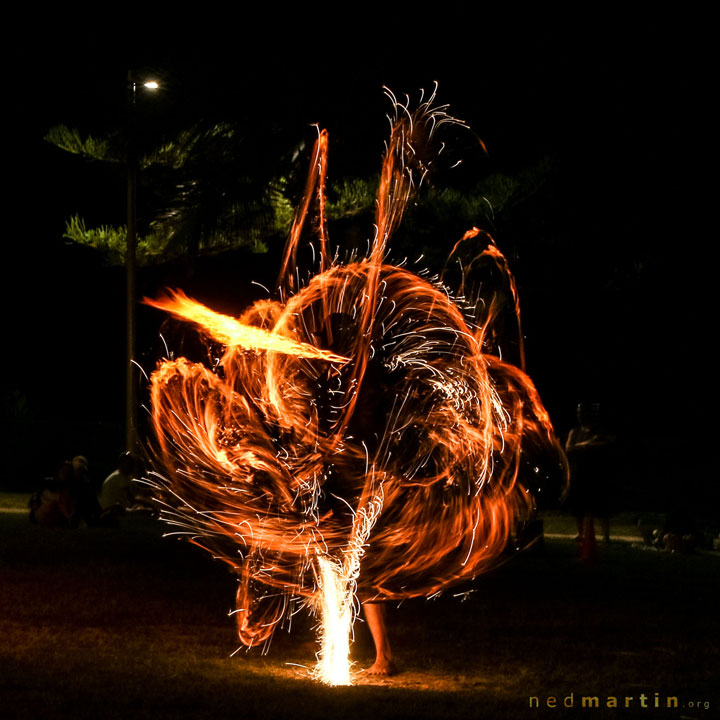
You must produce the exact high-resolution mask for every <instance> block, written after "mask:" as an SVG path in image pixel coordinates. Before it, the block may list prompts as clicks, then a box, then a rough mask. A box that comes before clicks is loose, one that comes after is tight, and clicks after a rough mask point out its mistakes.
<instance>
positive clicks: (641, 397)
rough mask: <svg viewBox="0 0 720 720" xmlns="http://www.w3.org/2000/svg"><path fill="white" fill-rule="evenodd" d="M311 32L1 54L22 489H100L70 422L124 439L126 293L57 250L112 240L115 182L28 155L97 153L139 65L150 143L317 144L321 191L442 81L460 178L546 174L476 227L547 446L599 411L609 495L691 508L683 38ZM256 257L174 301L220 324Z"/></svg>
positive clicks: (695, 277)
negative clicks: (322, 163)
mask: <svg viewBox="0 0 720 720" xmlns="http://www.w3.org/2000/svg"><path fill="white" fill-rule="evenodd" d="M312 12H313V11H312V10H308V14H307V16H306V17H303V18H302V19H298V18H290V17H281V18H277V17H275V18H273V17H271V15H272V13H270V12H268V13H267V17H266V18H265V19H264V21H263V22H260V21H259V20H256V21H254V23H253V24H251V23H250V22H249V21H246V22H237V23H234V24H233V25H232V27H228V26H227V24H226V23H223V22H222V21H221V20H218V21H217V22H203V23H200V24H198V25H196V26H193V27H192V29H190V28H186V29H185V30H184V31H183V32H180V33H178V32H177V31H176V30H169V29H167V28H165V29H164V30H163V34H162V35H159V34H153V33H151V32H150V31H149V30H147V31H145V34H144V35H142V36H141V34H140V32H139V31H135V32H134V33H133V34H132V36H131V39H130V41H129V42H126V41H125V40H124V39H122V38H120V36H119V33H118V34H117V35H114V34H112V33H109V31H107V30H105V31H103V32H90V33H88V32H85V31H80V30H77V31H75V32H72V31H69V32H66V33H61V32H57V33H55V32H52V31H51V29H50V28H48V29H46V30H45V31H43V32H42V33H39V34H38V33H37V32H34V33H33V34H32V35H31V34H30V33H28V34H27V37H24V36H23V33H22V32H21V33H20V34H19V37H18V38H16V40H15V41H11V42H12V43H13V44H11V46H10V48H9V51H10V57H9V59H8V61H7V62H6V63H5V66H6V74H7V71H8V69H9V72H10V75H11V78H10V79H9V80H8V81H7V82H6V87H5V93H4V95H5V101H6V113H5V115H6V117H5V122H6V138H5V140H6V145H5V152H6V159H8V160H9V163H7V164H6V171H5V174H6V177H10V178H11V179H12V182H11V190H10V193H11V194H10V196H9V197H8V194H7V191H6V202H7V204H6V206H5V213H6V219H9V226H8V224H7V223H6V227H5V233H6V235H5V248H6V249H5V257H6V261H5V262H6V264H5V280H6V281H5V283H4V288H3V289H4V291H5V297H4V300H5V303H4V307H5V308H6V309H7V310H9V313H8V317H7V318H6V322H5V324H4V325H5V336H6V338H7V342H5V343H3V347H4V349H3V355H4V358H3V362H4V364H5V366H6V369H5V371H4V374H3V387H2V390H3V413H4V417H3V424H4V425H5V426H6V427H9V426H12V427H14V428H16V430H15V431H13V433H11V434H10V437H11V438H12V440H11V442H13V449H14V450H16V449H17V447H18V443H20V445H19V446H20V447H21V448H22V453H23V456H24V460H23V461H22V462H19V463H16V467H17V468H19V470H18V472H20V474H22V473H23V472H24V471H27V470H28V468H29V467H31V466H32V467H33V471H38V472H40V471H41V472H45V474H50V473H51V472H52V471H53V470H54V468H53V467H48V466H46V465H45V466H43V468H44V469H42V470H41V469H40V468H39V467H35V466H33V465H32V461H31V460H28V455H27V453H29V452H30V451H31V448H33V447H35V448H36V447H37V445H38V444H39V445H41V446H42V447H43V451H44V452H43V453H42V454H41V455H42V462H44V463H46V464H47V463H51V462H54V461H53V460H52V453H57V454H59V453H67V454H74V453H77V452H83V453H84V454H87V455H89V456H91V463H92V461H94V462H95V467H98V468H103V467H106V466H107V464H108V463H110V464H111V463H112V460H113V459H114V458H112V457H108V455H109V452H110V448H109V447H106V446H104V447H103V448H102V450H100V449H99V448H98V447H93V446H92V444H93V440H92V437H94V436H93V435H92V432H91V431H89V430H88V429H87V427H86V425H85V424H92V423H98V422H102V423H107V424H110V425H112V424H113V423H116V424H117V423H122V414H123V412H124V404H123V391H124V375H123V354H124V349H123V348H124V336H123V313H124V309H123V302H124V300H123V275H122V271H121V270H119V269H117V268H115V269H112V268H111V269H108V268H105V267H103V266H102V265H101V263H100V262H99V260H98V259H97V257H96V256H95V255H94V254H93V253H92V252H90V251H83V250H80V249H78V248H73V247H68V246H67V245H66V243H65V242H64V240H63V239H62V233H63V229H64V224H65V221H66V220H67V219H68V218H69V217H70V216H71V215H73V214H75V213H80V214H81V215H83V216H85V217H86V218H87V220H88V225H94V224H102V223H105V224H114V225H120V224H122V223H123V222H124V213H125V205H124V202H125V185H124V182H125V181H124V178H123V176H122V173H117V172H114V171H109V170H107V169H105V168H102V167H100V166H99V165H97V164H95V165H93V164H90V163H86V162H83V161H82V160H79V159H78V158H75V157H71V156H69V155H67V154H66V153H63V152H62V151H60V150H58V149H56V148H54V147H52V146H50V145H49V144H47V143H45V142H44V141H43V136H44V134H45V133H46V132H47V131H48V129H49V128H50V127H51V126H53V125H55V124H59V123H65V124H67V125H70V126H75V127H78V128H80V129H81V130H84V131H87V132H94V133H97V134H101V133H103V132H105V131H107V130H112V129H114V128H118V127H121V126H122V123H123V121H124V103H125V96H124V91H125V90H124V86H125V77H126V74H127V70H128V68H129V67H135V68H137V69H138V70H143V69H150V70H152V71H154V72H155V73H157V74H159V76H160V78H161V81H163V82H164V86H165V88H166V89H165V90H164V91H163V93H162V94H160V95H158V97H157V98H156V99H155V100H154V102H155V103H156V104H155V105H154V106H153V107H152V108H151V109H148V108H144V109H143V113H144V115H143V117H144V120H145V122H146V133H147V134H148V135H149V136H150V135H152V133H157V137H162V136H163V135H167V136H172V133H173V132H174V131H176V130H177V129H180V128H182V127H187V126H189V125H191V124H192V123H193V122H196V121H197V120H199V119H202V118H205V119H207V118H217V119H227V120H228V121H231V122H235V123H239V124H240V126H241V127H242V128H243V129H244V130H245V131H246V132H247V133H248V134H251V135H253V136H254V137H257V139H258V140H257V146H258V154H260V155H262V152H261V151H260V150H259V148H262V149H263V151H264V149H265V148H266V149H267V162H269V163H272V162H274V161H275V158H279V157H280V156H281V155H282V154H287V153H288V152H291V151H292V149H293V148H294V147H296V146H297V144H298V143H300V142H301V141H302V140H305V141H308V139H311V138H312V135H313V132H314V131H313V130H312V128H311V125H312V124H313V123H319V124H320V125H321V126H323V127H326V128H327V129H328V130H329V132H330V179H331V180H332V178H333V176H334V175H335V176H338V177H339V176H346V175H352V174H355V175H359V176H367V175H369V174H371V173H373V172H377V171H378V170H379V167H380V161H381V155H382V149H383V148H382V143H383V140H384V138H385V136H386V133H387V127H388V126H387V122H386V120H385V117H384V116H385V114H386V113H387V112H388V111H389V103H388V102H387V99H386V98H385V97H384V95H383V92H382V86H383V85H387V86H388V87H390V88H392V89H393V91H395V92H396V93H397V94H402V93H409V94H410V95H411V96H412V97H415V98H417V97H418V90H419V89H420V88H423V87H424V88H430V87H431V86H432V83H433V81H438V82H439V94H438V100H439V101H440V102H441V103H449V104H450V106H451V111H452V112H453V113H454V114H455V115H456V116H457V117H460V118H462V119H463V120H465V121H466V122H467V123H468V124H469V125H470V126H471V128H472V130H473V131H474V133H476V134H477V136H479V137H480V138H482V140H483V142H484V144H485V146H486V148H487V155H486V156H485V155H483V154H482V153H480V152H479V151H478V147H477V145H476V146H475V147H473V146H472V145H468V146H467V148H464V152H466V153H467V158H466V159H467V163H466V165H467V167H468V168H469V170H468V169H466V170H465V172H466V173H476V174H477V176H478V178H481V177H483V176H487V175H490V174H492V173H505V174H508V175H511V176H513V175H516V174H518V173H520V172H522V171H523V170H524V169H527V168H531V167H533V166H535V165H537V164H538V163H540V162H542V161H543V160H549V161H550V163H551V167H552V170H551V172H550V174H549V177H548V179H547V182H546V184H545V185H544V186H543V188H542V189H541V191H539V192H538V193H537V195H536V196H535V197H534V198H532V199H531V200H530V201H529V202H528V203H526V204H524V205H522V206H521V207H519V208H518V209H517V211H516V212H515V214H514V215H513V216H511V217H509V218H503V219H499V220H498V223H497V226H496V227H492V228H487V229H489V230H490V231H491V232H492V233H493V235H494V236H495V238H496V241H497V243H498V246H499V247H500V248H501V249H502V250H503V251H504V252H505V253H506V254H507V255H508V258H509V260H510V262H511V267H512V268H513V270H514V271H515V273H516V277H517V280H518V285H519V291H520V299H521V303H522V309H523V318H524V324H525V327H524V330H525V334H526V337H527V348H526V350H527V356H528V368H529V372H530V375H531V376H532V377H533V379H534V380H535V382H536V383H537V385H538V387H539V389H540V391H541V394H542V396H543V398H544V399H545V402H546V403H547V406H548V409H549V410H550V413H551V416H552V417H553V419H554V421H555V423H556V426H557V428H558V432H559V433H560V434H561V435H565V434H566V433H567V431H568V430H569V428H570V426H571V425H572V423H573V419H574V407H575V404H576V403H577V402H579V401H581V400H585V401H595V402H601V403H603V405H604V406H605V407H606V408H607V409H608V412H609V414H610V416H611V417H612V419H613V423H614V425H615V427H616V430H617V432H618V434H619V437H620V438H621V440H622V443H623V447H624V448H625V459H626V462H625V465H626V467H625V470H624V474H623V477H624V482H627V483H630V484H633V483H636V484H637V485H638V486H640V485H641V486H642V487H647V485H648V483H650V484H652V483H653V482H657V483H658V487H662V488H663V489H662V493H663V497H664V494H666V493H667V492H668V488H671V487H675V488H676V489H677V488H681V489H682V488H687V487H696V486H700V487H705V488H706V489H707V485H708V483H709V470H708V469H709V464H710V459H709V452H707V451H705V450H703V449H702V448H705V447H707V444H708V442H709V436H710V434H709V431H708V430H707V429H703V428H702V427H701V426H702V424H703V423H704V422H706V421H707V418H708V417H709V415H710V411H709V409H707V408H706V407H705V405H704V403H705V402H706V398H707V397H708V392H707V390H706V389H705V387H704V383H705V382H706V378H708V377H709V360H708V359H707V358H708V355H709V353H708V349H707V343H708V338H709V336H710V328H711V327H713V326H714V321H712V322H711V316H710V308H709V306H708V301H709V298H710V292H709V289H708V287H707V285H706V280H705V278H707V276H708V275H709V271H708V266H709V263H710V258H709V256H708V255H707V253H708V247H709V244H710V239H709V237H708V235H709V233H707V232H705V233H698V232H697V231H696V230H695V229H692V228H693V225H694V223H693V218H694V217H696V216H697V215H699V205H700V204H701V202H702V200H701V196H702V193H701V191H700V190H699V189H698V186H699V184H700V179H701V177H702V176H703V175H702V173H701V172H700V170H699V168H701V167H702V164H703V163H702V157H703V155H702V152H703V150H704V148H703V141H702V136H703V131H704V124H705V123H706V122H707V120H706V119H705V117H706V114H705V112H704V111H703V107H704V105H705V104H706V101H705V100H704V97H705V93H707V91H708V87H707V86H706V85H705V84H704V69H703V68H704V67H705V66H704V64H703V62H702V61H701V59H700V55H701V54H702V53H701V44H700V41H699V40H698V38H697V37H696V31H697V28H696V27H694V26H693V24H694V23H693V21H691V20H689V19H687V18H685V19H683V21H682V22H679V21H678V20H677V19H675V18H663V17H647V18H644V19H642V20H638V21H632V22H630V21H629V20H627V19H624V21H623V22H622V23H620V22H619V21H618V20H617V19H614V18H607V17H606V18H597V17H591V16H587V17H579V16H578V17H573V16H565V17H563V18H551V17H544V18H540V19H538V18H529V17H526V18H522V17H520V16H519V15H518V17H516V18H514V19H513V22H512V23H511V22H508V21H505V22H503V23H497V22H495V21H494V20H491V19H490V18H485V19H483V18H482V17H481V18H478V19H473V20H472V22H471V21H470V16H466V15H464V14H463V13H461V12H459V11H458V12H454V11H453V12H449V11H444V14H443V11H442V9H438V10H437V11H436V14H435V15H434V16H426V17H416V16H414V17H411V18H408V19H404V20H403V21H397V22H391V21H387V22H380V21H379V20H377V17H372V14H371V13H367V14H364V13H360V12H358V18H357V23H356V24H353V25H352V26H347V25H344V26H341V24H340V23H339V22H338V21H333V20H332V18H330V19H329V20H327V21H326V22H327V23H329V25H330V26H329V27H326V28H325V29H324V30H323V31H321V30H320V28H319V26H318V25H317V24H316V23H315V21H314V20H313V18H312V17H310V14H311V13H312ZM701 24H702V23H701V21H700V20H698V21H697V27H698V28H699V27H700V25H701ZM29 79H32V82H29ZM151 139H152V138H151ZM142 202H143V200H142V197H141V198H140V204H141V206H142ZM448 249H449V248H448ZM273 252H274V251H273ZM274 257H275V256H274V255H273V254H272V252H271V253H270V254H269V255H268V256H267V257H265V258H263V257H259V256H247V257H246V258H245V259H244V260H242V261H241V262H240V266H242V270H240V269H239V268H238V269H237V272H236V273H234V268H232V267H231V268H228V266H227V264H226V265H225V266H222V267H218V266H217V265H212V264H202V263H199V264H198V265H197V267H195V268H193V269H192V270H191V271H189V270H188V269H187V268H185V269H184V271H183V272H184V273H185V274H184V275H181V276H178V277H177V278H175V279H176V280H177V281H182V280H183V279H184V280H185V281H187V282H186V284H187V288H186V289H188V290H192V291H193V292H195V293H196V294H198V295H199V296H200V299H207V300H212V299H213V298H217V297H218V296H222V299H223V302H224V303H227V304H226V305H225V307H226V308H231V307H233V306H234V305H235V303H237V305H235V306H236V307H237V310H238V312H239V311H240V310H242V303H243V302H244V300H243V298H246V297H248V294H247V293H248V290H247V285H248V279H249V278H250V277H251V276H253V274H254V272H253V268H252V265H251V263H257V276H258V279H266V276H267V274H268V273H269V272H272V271H271V270H269V265H270V264H272V262H274ZM275 269H276V268H275V267H273V268H272V270H275ZM167 278H168V275H167V273H166V274H165V275H163V274H162V273H155V274H153V273H147V274H146V275H145V276H143V277H142V278H141V279H140V285H141V289H142V290H143V291H145V292H148V293H155V292H157V291H158V290H159V289H160V287H159V286H156V284H157V283H160V282H161V281H165V280H167ZM153 312H155V311H150V310H149V309H146V308H143V309H141V311H140V312H139V317H140V322H141V323H144V325H143V329H142V330H141V333H144V334H143V335H142V341H143V342H144V343H145V345H144V347H143V348H142V352H143V353H144V355H143V362H145V363H146V364H147V365H148V367H149V369H151V368H152V364H153V354H154V353H157V352H159V349H160V347H161V346H160V344H159V343H158V342H157V341H156V340H154V339H153V334H154V333H156V332H157V326H158V323H159V322H160V320H159V319H157V318H156V317H155V316H154V315H153V314H152V313H153ZM18 427H20V428H21V430H19V431H18V430H17V428H18ZM61 427H62V428H63V430H60V429H59V428H61ZM71 432H74V433H75V437H70V434H71ZM43 433H44V434H45V435H44V436H43ZM31 435H32V436H33V438H32V441H30V436H31ZM7 438H8V433H6V439H7ZM58 438H59V439H58ZM83 444H84V445H85V446H84V447H83ZM106 445H107V443H106ZM10 449H11V448H7V449H6V450H5V452H6V455H7V454H8V453H9V451H10ZM117 449H118V450H120V449H122V448H120V447H118V448H117ZM48 455H50V457H48ZM60 459H62V458H61V457H57V460H58V461H59V460H60ZM28 463H30V464H29V465H28ZM35 464H36V465H39V464H40V460H36V461H35ZM98 474H100V473H99V472H98ZM683 492H684V491H683Z"/></svg>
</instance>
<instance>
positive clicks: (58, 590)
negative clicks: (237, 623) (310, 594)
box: [0, 503, 720, 720]
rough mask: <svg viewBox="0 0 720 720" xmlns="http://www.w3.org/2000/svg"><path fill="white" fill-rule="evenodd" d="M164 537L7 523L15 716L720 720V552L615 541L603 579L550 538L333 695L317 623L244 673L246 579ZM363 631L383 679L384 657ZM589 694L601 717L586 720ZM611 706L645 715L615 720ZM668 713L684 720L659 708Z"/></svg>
mask: <svg viewBox="0 0 720 720" xmlns="http://www.w3.org/2000/svg"><path fill="white" fill-rule="evenodd" d="M0 505H2V503H0ZM161 533H162V529H161V528H160V527H159V526H158V525H157V524H156V523H155V522H153V521H151V520H149V519H147V518H139V517H135V518H128V519H127V520H126V522H125V523H124V524H123V526H122V527H120V528H118V529H90V530H89V529H85V530H65V531H61V530H43V529H41V528H37V527H33V526H30V525H29V524H28V522H27V518H26V516H25V515H24V514H20V513H9V512H2V511H0V638H1V640H0V718H3V719H4V718H48V719H52V718H177V719H181V718H205V717H207V718H214V719H215V718H234V719H239V718H333V719H337V718H368V720H380V719H381V718H405V717H416V718H441V717H447V718H536V717H542V718H553V717H576V716H577V717H584V718H601V717H627V718H634V717H654V718H666V717H673V718H681V717H683V718H711V717H717V712H718V708H719V707H720V687H719V683H718V677H720V672H719V671H720V649H719V648H718V644H717V639H718V637H720V614H719V613H718V597H719V596H720V593H719V592H718V591H719V590H720V554H718V553H703V554H697V555H673V554H668V553H661V552H656V551H652V550H645V549H642V548H640V547H637V546H633V545H631V544H630V543H614V544H611V545H610V546H608V547H601V548H600V557H599V560H598V561H597V562H596V563H595V564H594V565H592V566H585V565H583V564H581V563H580V562H578V557H577V556H578V548H577V547H576V543H574V542H573V541H572V540H568V539H552V540H546V542H545V548H544V550H543V551H542V552H529V553H526V554H525V555H523V556H517V557H515V558H514V559H512V560H511V561H509V562H507V563H506V564H504V565H503V566H501V567H500V568H498V569H497V570H496V571H494V572H492V573H490V574H488V575H486V576H483V577H481V578H478V579H477V580H476V582H475V583H474V584H473V585H472V586H470V587H467V588H462V590H469V589H471V590H472V591H473V592H471V593H470V594H469V595H468V596H467V598H466V599H465V600H464V601H463V600H462V599H461V598H460V597H454V596H453V595H454V592H448V593H447V594H446V595H444V596H442V597H441V598H439V599H437V600H433V601H425V600H418V601H408V602H405V603H403V604H401V606H400V607H395V606H393V607H391V608H390V610H389V620H390V625H391V628H390V632H391V640H392V643H393V647H394V650H395V653H396V655H397V659H398V664H399V665H400V667H401V669H402V670H403V672H402V673H401V674H400V675H398V676H396V677H394V678H390V679H386V680H374V681H373V680H369V679H367V678H362V677H361V676H360V677H359V678H358V684H357V685H355V686H354V687H349V688H328V687H325V686H322V685H319V684H317V683H315V682H313V681H312V680H310V679H309V677H308V670H307V669H306V668H310V667H312V665H313V664H314V652H315V649H316V648H315V645H314V634H313V631H312V622H311V621H310V620H309V619H307V618H306V617H304V616H301V615H298V616H297V617H296V618H295V620H294V626H293V632H292V634H287V633H285V632H280V633H277V634H276V637H275V639H274V640H273V643H272V645H271V647H270V650H269V652H268V653H267V654H265V655H263V654H262V653H261V652H259V651H258V650H252V651H250V652H246V651H245V650H241V651H240V652H238V653H237V654H235V655H234V656H231V655H232V653H233V652H234V651H235V650H236V649H237V645H238V643H237V641H236V638H235V634H234V628H233V622H232V618H230V617H228V611H230V610H231V609H232V606H233V600H234V588H235V582H234V579H233V577H232V576H231V575H230V574H229V573H228V572H227V571H226V570H225V569H224V567H223V566H221V565H220V564H218V563H216V562H213V561H212V559H211V558H209V557H206V556H205V554H204V553H202V552H201V551H200V550H198V549H197V548H194V547H192V546H190V545H188V544H185V543H181V542H178V541H176V540H173V539H170V538H166V539H163V538H162V537H161ZM455 592H457V591H455ZM355 627H356V642H355V644H354V646H353V654H354V659H355V660H356V661H357V665H358V667H365V666H367V665H368V664H369V663H370V660H371V657H372V649H371V648H372V646H371V641H370V639H369V634H368V632H367V630H366V628H365V627H364V625H363V624H362V623H360V622H358V623H356V626H355ZM571 694H572V695H571ZM641 695H644V696H645V698H646V700H645V703H646V704H647V705H648V707H647V708H641V707H640V703H641V700H640V696H641ZM583 696H597V697H598V700H599V704H600V706H601V707H600V708H597V709H595V708H593V709H589V708H584V709H581V708H579V707H578V706H579V705H580V703H581V698H582V697H583ZM609 696H611V697H617V698H618V702H619V703H620V704H621V705H622V704H625V702H626V701H625V698H626V697H632V698H633V700H631V701H630V708H627V709H626V708H624V707H621V708H618V709H617V710H612V709H610V710H608V709H603V707H602V706H604V705H606V704H607V698H608V697H609ZM667 696H672V697H675V696H676V697H677V698H678V704H679V707H678V709H673V710H665V709H660V708H656V707H655V703H656V702H658V703H659V704H662V705H664V704H665V702H666V700H665V699H666V697H667ZM534 697H537V698H538V702H539V704H540V706H541V707H539V708H535V707H530V703H531V700H530V698H534ZM549 697H555V698H557V704H558V707H555V708H552V707H547V703H548V698H549ZM570 698H572V704H573V705H574V707H573V708H566V707H563V701H565V702H566V703H567V704H570ZM550 702H551V704H552V701H550ZM705 704H708V705H709V707H708V708H707V709H706V708H705ZM683 706H684V707H683Z"/></svg>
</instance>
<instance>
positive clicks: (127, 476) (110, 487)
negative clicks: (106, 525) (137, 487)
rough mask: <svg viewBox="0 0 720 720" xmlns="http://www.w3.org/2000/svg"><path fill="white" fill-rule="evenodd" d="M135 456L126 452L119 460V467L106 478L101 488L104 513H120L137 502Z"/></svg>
mask: <svg viewBox="0 0 720 720" xmlns="http://www.w3.org/2000/svg"><path fill="white" fill-rule="evenodd" d="M135 468H136V463H135V458H134V456H133V455H132V453H129V452H125V453H123V454H122V455H121V456H120V459H119V460H118V466H117V469H116V470H115V471H114V472H112V473H110V475H108V476H107V478H105V482H104V483H103V484H102V489H101V490H100V507H101V508H102V511H103V515H120V514H122V513H124V512H125V511H126V510H128V509H130V508H131V507H132V506H133V505H134V504H135V492H134V487H133V482H132V481H133V477H134V475H135Z"/></svg>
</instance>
